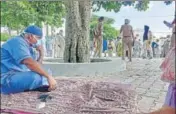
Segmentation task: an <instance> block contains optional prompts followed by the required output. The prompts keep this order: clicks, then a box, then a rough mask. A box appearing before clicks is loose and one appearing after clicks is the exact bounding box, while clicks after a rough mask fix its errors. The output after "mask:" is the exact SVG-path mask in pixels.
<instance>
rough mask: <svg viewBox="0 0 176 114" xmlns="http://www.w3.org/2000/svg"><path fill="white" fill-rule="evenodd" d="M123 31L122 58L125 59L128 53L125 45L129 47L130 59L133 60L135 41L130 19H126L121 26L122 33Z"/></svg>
mask: <svg viewBox="0 0 176 114" xmlns="http://www.w3.org/2000/svg"><path fill="white" fill-rule="evenodd" d="M121 33H122V37H123V38H122V60H125V57H124V55H125V54H126V53H125V52H126V50H125V45H126V46H127V47H128V59H129V61H130V62H131V61H132V58H131V56H132V44H133V41H134V33H133V27H132V26H131V25H130V20H129V19H125V24H124V25H122V26H121V29H120V34H121Z"/></svg>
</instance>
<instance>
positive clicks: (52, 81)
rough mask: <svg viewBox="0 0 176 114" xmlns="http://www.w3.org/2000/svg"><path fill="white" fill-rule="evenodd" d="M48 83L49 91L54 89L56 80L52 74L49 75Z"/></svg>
mask: <svg viewBox="0 0 176 114" xmlns="http://www.w3.org/2000/svg"><path fill="white" fill-rule="evenodd" d="M48 83H49V91H52V90H55V89H56V85H57V82H56V80H55V79H54V78H53V77H52V76H49V78H48Z"/></svg>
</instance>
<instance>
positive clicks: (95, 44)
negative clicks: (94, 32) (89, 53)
mask: <svg viewBox="0 0 176 114" xmlns="http://www.w3.org/2000/svg"><path fill="white" fill-rule="evenodd" d="M94 39H95V40H94V48H95V49H94V50H95V51H94V55H93V57H96V56H97V53H98V47H97V46H98V42H97V38H94Z"/></svg>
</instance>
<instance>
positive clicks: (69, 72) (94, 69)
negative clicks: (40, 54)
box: [44, 58, 126, 76]
mask: <svg viewBox="0 0 176 114" xmlns="http://www.w3.org/2000/svg"><path fill="white" fill-rule="evenodd" d="M96 59H97V58H96ZM96 59H92V60H93V61H94V62H91V63H63V60H61V59H46V60H44V68H46V70H47V69H51V71H52V75H53V76H96V75H108V74H111V73H114V72H120V71H124V70H126V63H125V62H124V61H122V60H121V59H120V58H111V59H106V58H102V59H99V61H98V62H95V61H96ZM97 60H98V59H97ZM102 60H105V62H100V61H102Z"/></svg>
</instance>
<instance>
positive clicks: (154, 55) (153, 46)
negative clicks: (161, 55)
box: [152, 41, 157, 57]
mask: <svg viewBox="0 0 176 114" xmlns="http://www.w3.org/2000/svg"><path fill="white" fill-rule="evenodd" d="M156 47H157V43H156V42H155V41H153V42H152V51H153V57H156V52H155V51H156V50H155V48H156Z"/></svg>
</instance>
